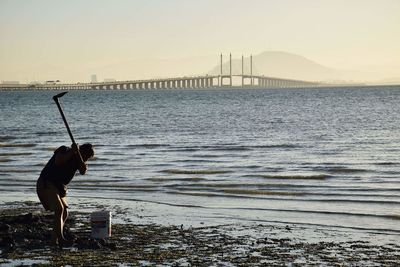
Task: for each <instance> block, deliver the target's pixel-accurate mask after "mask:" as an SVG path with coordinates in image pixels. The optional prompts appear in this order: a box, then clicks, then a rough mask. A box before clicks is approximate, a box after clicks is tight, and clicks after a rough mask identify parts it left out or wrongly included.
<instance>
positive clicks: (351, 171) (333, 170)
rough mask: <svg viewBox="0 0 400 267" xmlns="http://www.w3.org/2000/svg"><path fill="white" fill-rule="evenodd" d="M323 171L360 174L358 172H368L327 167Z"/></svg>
mask: <svg viewBox="0 0 400 267" xmlns="http://www.w3.org/2000/svg"><path fill="white" fill-rule="evenodd" d="M324 171H327V172H331V173H360V172H368V170H365V169H353V168H346V167H329V168H326V169H324Z"/></svg>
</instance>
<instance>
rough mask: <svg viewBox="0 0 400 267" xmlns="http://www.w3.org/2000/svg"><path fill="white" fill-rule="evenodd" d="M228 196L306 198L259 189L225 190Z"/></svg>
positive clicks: (302, 194) (294, 194) (296, 194)
mask: <svg viewBox="0 0 400 267" xmlns="http://www.w3.org/2000/svg"><path fill="white" fill-rule="evenodd" d="M222 191H223V192H224V193H226V194H239V195H267V196H304V195H305V194H304V193H301V192H287V191H265V190H257V189H223V190H222Z"/></svg>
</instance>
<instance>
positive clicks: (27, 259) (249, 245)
mask: <svg viewBox="0 0 400 267" xmlns="http://www.w3.org/2000/svg"><path fill="white" fill-rule="evenodd" d="M83 205H84V204H83ZM89 216H90V213H89V212H82V211H76V210H74V211H72V212H71V216H70V217H69V219H68V221H67V227H68V228H69V229H70V230H71V233H72V236H73V237H74V240H75V242H74V245H73V247H71V248H64V249H62V250H60V249H55V248H54V247H52V246H51V245H50V244H49V239H50V238H49V236H50V228H49V227H50V226H51V220H52V214H51V213H48V212H44V210H43V208H41V206H40V203H37V202H33V201H31V202H13V203H5V204H4V205H1V206H0V228H1V229H2V231H1V233H2V234H1V236H0V251H1V259H0V266H3V265H4V266H6V265H20V264H25V265H26V264H27V265H36V266H54V265H66V264H69V265H73V266H75V265H91V266H96V265H97V266H99V265H109V266H116V265H121V264H123V265H125V266H126V265H127V266H130V265H135V266H137V265H141V266H146V265H147V266H152V265H156V264H164V265H168V266H170V265H172V266H209V265H216V266H232V265H234V266H248V265H250V264H251V265H252V266H263V265H264V266H265V265H269V266H278V265H290V264H293V265H294V266H302V265H344V266H347V265H385V266H396V265H398V264H400V246H399V245H398V244H395V243H388V244H385V245H374V244H371V243H370V242H369V241H365V240H347V241H337V242H335V241H327V239H325V238H322V237H323V236H324V235H325V236H326V237H328V235H327V233H319V234H321V235H322V237H321V239H320V240H319V241H317V242H307V241H304V240H301V239H300V238H299V236H302V234H306V232H304V229H303V228H301V227H298V226H296V225H272V224H238V223H233V224H224V225H214V226H206V225H205V226H203V227H194V228H193V227H187V226H184V225H183V224H182V225H161V224H157V223H145V224H138V223H132V222H125V223H121V222H118V223H114V222H113V223H112V233H113V234H112V237H111V238H109V239H107V240H93V239H90V224H89V220H88V218H89ZM113 216H115V217H117V218H118V217H124V211H123V210H122V209H121V210H116V211H115V215H113ZM314 231H318V229H317V228H315V229H314ZM335 233H336V234H338V235H341V234H343V233H340V232H335V231H333V232H332V233H330V234H335Z"/></svg>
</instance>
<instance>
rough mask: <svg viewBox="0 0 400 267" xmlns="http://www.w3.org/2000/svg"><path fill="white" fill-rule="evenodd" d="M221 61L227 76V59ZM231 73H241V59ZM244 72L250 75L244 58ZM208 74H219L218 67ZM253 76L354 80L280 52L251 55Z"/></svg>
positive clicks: (310, 79) (298, 57)
mask: <svg viewBox="0 0 400 267" xmlns="http://www.w3.org/2000/svg"><path fill="white" fill-rule="evenodd" d="M223 61H224V63H223V65H222V68H223V73H224V74H228V73H229V58H225V59H224V60H223ZM232 72H233V74H241V73H242V62H241V59H234V60H232ZM244 72H245V74H250V58H249V57H246V58H244ZM208 74H210V75H218V74H220V66H216V67H215V68H213V69H212V70H211V71H209V72H208ZM253 74H254V75H265V76H269V77H279V78H289V79H299V80H308V81H334V80H348V79H349V78H350V79H356V77H354V76H352V75H351V74H350V73H348V72H345V71H339V70H335V69H332V68H328V67H325V66H323V65H320V64H318V63H316V62H314V61H312V60H309V59H307V58H305V57H302V56H299V55H296V54H292V53H287V52H281V51H266V52H263V53H261V54H258V55H253ZM357 76H358V75H357Z"/></svg>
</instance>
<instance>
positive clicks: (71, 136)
mask: <svg viewBox="0 0 400 267" xmlns="http://www.w3.org/2000/svg"><path fill="white" fill-rule="evenodd" d="M53 99H54V102H56V104H57V107H58V110H59V111H60V114H61V117H62V119H63V121H64V125H65V128H67V131H68V134H69V137H70V138H71V141H72V143H73V144H74V145H76V142H75V139H74V136H73V135H72V132H71V129H70V128H69V125H68V122H67V119H66V118H65V115H64V112H63V110H62V108H61V105H60V103H59V102H58V98H56V97H53ZM78 156H79V159H80V161H81V163H84V161H83V159H82V155H81V152H80V151H79V149H78Z"/></svg>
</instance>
